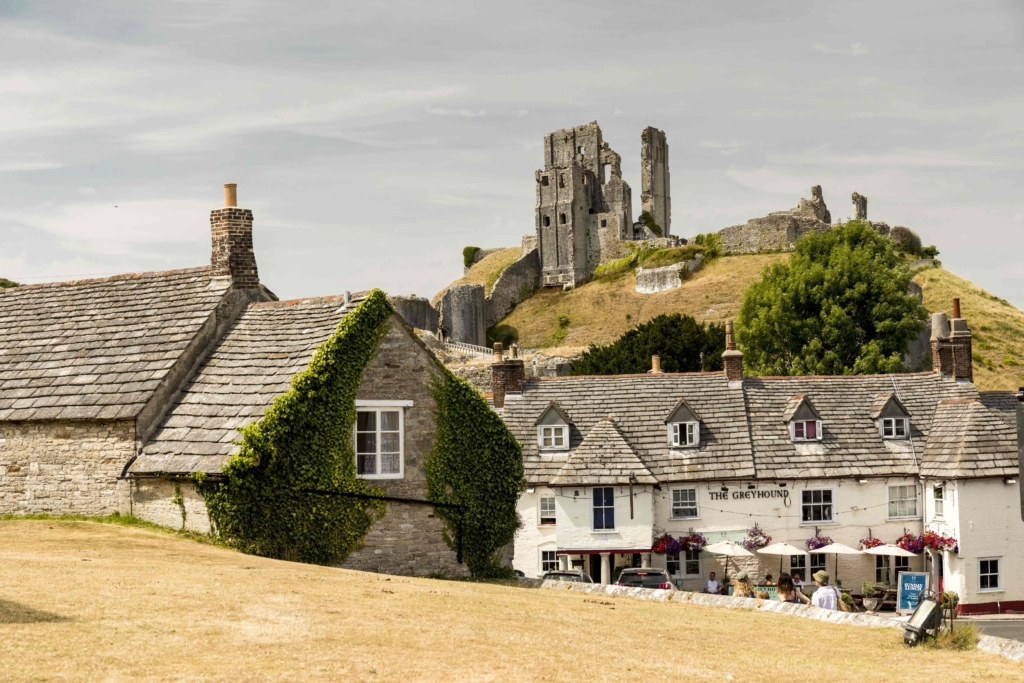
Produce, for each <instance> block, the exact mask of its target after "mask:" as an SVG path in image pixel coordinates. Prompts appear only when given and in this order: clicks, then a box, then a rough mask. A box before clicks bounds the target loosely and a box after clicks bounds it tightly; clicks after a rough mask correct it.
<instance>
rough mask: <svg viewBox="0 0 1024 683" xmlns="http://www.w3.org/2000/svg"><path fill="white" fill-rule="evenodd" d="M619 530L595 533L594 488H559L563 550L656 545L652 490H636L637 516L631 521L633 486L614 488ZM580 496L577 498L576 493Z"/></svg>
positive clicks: (557, 500)
mask: <svg viewBox="0 0 1024 683" xmlns="http://www.w3.org/2000/svg"><path fill="white" fill-rule="evenodd" d="M612 488H614V489H615V530H614V531H595V530H594V529H593V526H594V498H593V495H594V494H593V487H590V486H571V487H562V488H559V489H558V495H557V497H556V498H555V507H556V510H557V513H558V514H557V520H558V523H557V532H556V538H557V543H558V549H559V550H566V551H572V550H625V549H628V550H639V549H649V548H650V547H651V543H652V542H653V538H654V537H653V536H652V529H653V526H654V520H653V517H652V508H653V506H652V488H651V487H650V486H634V487H633V517H632V518H630V506H629V487H628V486H614V487H612ZM577 493H578V494H579V495H576V494H577Z"/></svg>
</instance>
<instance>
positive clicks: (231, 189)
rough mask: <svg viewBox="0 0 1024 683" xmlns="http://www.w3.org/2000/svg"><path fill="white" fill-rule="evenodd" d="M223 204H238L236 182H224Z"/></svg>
mask: <svg viewBox="0 0 1024 683" xmlns="http://www.w3.org/2000/svg"><path fill="white" fill-rule="evenodd" d="M224 206H238V184H237V183H224Z"/></svg>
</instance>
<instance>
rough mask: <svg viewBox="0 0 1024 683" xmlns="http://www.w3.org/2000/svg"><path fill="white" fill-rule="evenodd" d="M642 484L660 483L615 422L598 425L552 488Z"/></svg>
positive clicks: (578, 448) (556, 477)
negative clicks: (559, 486)
mask: <svg viewBox="0 0 1024 683" xmlns="http://www.w3.org/2000/svg"><path fill="white" fill-rule="evenodd" d="M631 476H632V477H635V478H636V479H635V481H636V482H637V483H640V484H654V483H657V480H656V479H655V478H654V476H653V475H652V474H651V472H650V470H648V469H647V467H645V466H644V464H643V462H641V461H640V458H638V457H637V455H636V452H635V451H634V450H633V448H632V446H630V445H629V443H628V442H627V441H626V439H625V438H624V437H623V436H622V433H621V432H620V431H619V429H618V427H617V426H616V425H615V422H614V420H611V419H604V420H601V421H600V422H598V423H597V424H596V425H594V428H593V429H591V430H590V432H589V433H588V434H587V436H586V438H584V439H583V441H582V443H580V445H579V446H578V447H577V448H576V449H575V450H573V451H572V453H571V454H570V455H569V456H568V457H567V459H566V462H565V464H564V465H562V468H561V469H560V470H558V474H557V475H555V477H554V479H552V480H551V483H552V484H556V485H561V484H628V483H629V479H630V477H631Z"/></svg>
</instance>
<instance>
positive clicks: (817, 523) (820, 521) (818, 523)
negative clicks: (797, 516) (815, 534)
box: [800, 520, 839, 526]
mask: <svg viewBox="0 0 1024 683" xmlns="http://www.w3.org/2000/svg"><path fill="white" fill-rule="evenodd" d="M838 525H839V522H835V521H830V522H826V521H824V520H818V521H817V522H800V526H838Z"/></svg>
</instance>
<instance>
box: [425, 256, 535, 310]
mask: <svg viewBox="0 0 1024 683" xmlns="http://www.w3.org/2000/svg"><path fill="white" fill-rule="evenodd" d="M522 255H523V250H522V248H521V247H509V248H508V249H502V250H501V251H496V252H494V253H493V254H490V255H488V256H485V257H484V258H482V259H480V260H479V261H477V262H476V263H474V264H473V267H472V268H470V269H469V271H468V272H467V273H466V274H465V275H463V276H462V277H460V278H459V279H458V280H456V281H455V282H453V283H452V284H450V285H448V287H451V286H453V285H483V286H484V296H487V295H488V294H490V293H491V287H493V286H494V283H495V282H497V281H498V276H499V275H501V273H502V272H503V271H504V270H505V269H506V268H508V267H509V266H511V265H512V264H513V263H515V262H516V261H518V260H519V257H520V256H522ZM448 287H445V288H444V289H442V290H441V291H440V292H438V293H437V294H435V295H434V298H433V300H431V303H432V304H435V305H436V304H437V302H438V301H440V300H441V297H442V296H444V293H445V292H446V291H447V290H448Z"/></svg>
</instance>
